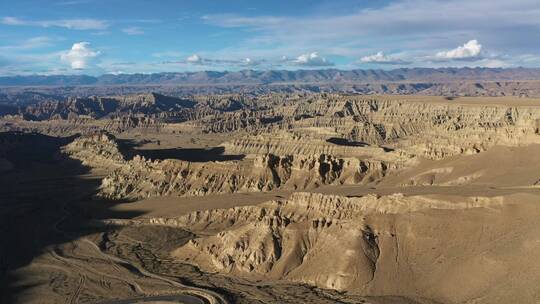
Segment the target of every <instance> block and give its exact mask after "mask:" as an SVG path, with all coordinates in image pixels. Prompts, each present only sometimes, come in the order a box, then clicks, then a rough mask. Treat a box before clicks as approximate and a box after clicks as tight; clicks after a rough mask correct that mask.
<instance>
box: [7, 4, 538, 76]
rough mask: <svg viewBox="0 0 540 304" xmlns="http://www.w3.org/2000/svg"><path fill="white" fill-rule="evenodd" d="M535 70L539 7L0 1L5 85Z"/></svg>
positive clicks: (495, 5)
mask: <svg viewBox="0 0 540 304" xmlns="http://www.w3.org/2000/svg"><path fill="white" fill-rule="evenodd" d="M447 66H452V67H462V66H471V67H475V66H482V67H516V66H525V67H539V66H540V1H538V0H514V1H507V0H505V1H502V0H451V1H443V0H364V1H362V0H358V1H351V0H344V1H339V0H333V1H307V0H287V1H279V0H274V1H253V0H252V1H234V0H230V1H222V0H207V1H205V0H198V1H190V0H186V1H180V0H177V1H173V0H160V1H134V0H131V1H126V0H48V1H46V0H18V1H7V0H3V1H0V75H26V74H91V75H98V74H104V73H153V72H176V71H198V70H240V69H309V68H339V69H356V68H364V69H367V68H382V69H391V68H400V67H447Z"/></svg>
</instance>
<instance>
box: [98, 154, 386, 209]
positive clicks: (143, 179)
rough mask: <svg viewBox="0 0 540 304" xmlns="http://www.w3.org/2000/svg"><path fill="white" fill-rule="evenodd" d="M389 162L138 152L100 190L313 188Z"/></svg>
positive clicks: (133, 194) (357, 178)
mask: <svg viewBox="0 0 540 304" xmlns="http://www.w3.org/2000/svg"><path fill="white" fill-rule="evenodd" d="M391 169H395V168H393V167H391V166H390V165H389V164H386V163H384V162H377V161H369V160H359V159H355V158H335V157H332V156H329V155H324V154H323V155H319V156H309V157H306V156H292V155H285V156H276V155H273V154H266V155H261V156H249V157H246V158H245V159H244V160H241V161H225V162H207V163H192V162H187V161H181V160H163V161H158V160H155V161H151V160H146V159H144V158H143V157H139V156H136V157H135V158H134V159H133V160H132V161H129V162H127V163H125V164H124V165H122V166H120V167H119V168H118V169H116V170H115V171H114V172H112V173H111V174H110V175H109V176H107V177H106V178H105V179H104V180H103V182H102V186H101V194H102V195H104V196H106V197H109V198H132V199H136V198H144V197H152V196H199V195H208V194H215V193H234V192H253V191H270V190H273V189H278V188H279V189H293V190H296V189H311V188H316V187H319V186H321V185H329V184H362V183H369V182H374V181H377V180H379V179H381V178H382V177H383V176H384V175H385V174H387V172H388V171H389V170H391Z"/></svg>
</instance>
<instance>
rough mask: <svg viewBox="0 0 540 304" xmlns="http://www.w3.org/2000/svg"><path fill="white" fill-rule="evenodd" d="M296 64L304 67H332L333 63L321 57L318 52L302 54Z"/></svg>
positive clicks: (294, 61)
mask: <svg viewBox="0 0 540 304" xmlns="http://www.w3.org/2000/svg"><path fill="white" fill-rule="evenodd" d="M293 63H294V64H297V65H303V66H313V67H316V66H331V65H334V64H333V63H332V62H330V61H328V60H326V58H324V57H321V56H319V54H318V53H317V52H313V53H308V54H302V55H300V56H298V57H296V59H295V60H293Z"/></svg>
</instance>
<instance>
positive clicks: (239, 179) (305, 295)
mask: <svg viewBox="0 0 540 304" xmlns="http://www.w3.org/2000/svg"><path fill="white" fill-rule="evenodd" d="M539 122H540V100H538V99H534V98H518V97H436V96H414V95H407V96H405V95H403V96H399V95H393V96H386V95H383V96H375V95H370V96H368V95H356V94H351V95H349V94H328V93H320V94H313V93H271V94H259V95H251V94H250V95H242V94H229V95H195V96H190V97H173V96H165V95H161V94H157V93H149V94H134V95H121V96H91V97H72V98H68V99H66V100H63V101H43V102H38V103H35V104H31V105H27V106H22V107H20V108H18V110H17V111H14V112H10V113H5V115H4V116H3V117H2V118H1V119H0V130H2V131H3V133H1V134H0V172H1V173H2V174H1V180H2V181H1V182H2V185H5V187H3V189H2V191H1V193H0V195H1V197H2V198H3V201H5V203H3V210H2V218H3V221H2V222H3V224H2V228H3V231H4V233H3V237H2V242H3V244H2V251H1V253H2V255H1V257H2V260H1V261H2V263H1V264H0V265H1V266H2V267H3V269H4V270H3V271H4V274H5V275H4V280H5V281H4V282H6V284H5V285H6V286H7V288H6V292H4V293H3V297H4V299H5V300H7V301H12V302H21V303H23V302H24V303H29V302H35V303H43V302H50V303H56V302H66V301H67V302H71V303H131V302H135V301H136V300H134V299H142V298H144V297H146V298H147V299H149V300H150V299H154V300H155V301H159V300H160V299H161V300H163V301H169V300H170V301H177V302H181V301H184V302H186V303H199V302H196V301H201V303H336V302H337V303H471V304H472V303H536V302H538V301H539V300H540V288H538V286H537V285H538V284H537V282H538V281H539V280H540V274H539V273H540V263H539V262H537V261H536V260H537V259H536V257H537V256H538V255H539V254H540V239H539V238H538V235H539V232H540V221H539V220H538V218H539V216H540V208H539V206H540V205H538V202H539V199H540V188H539V184H540V173H539V172H540V153H539V152H540V129H539V128H540V124H539ZM36 206H37V207H36ZM25 250H27V251H28V252H30V253H31V254H28V256H21V255H19V254H17V253H18V252H21V251H25ZM152 297H157V298H152ZM160 297H173V298H174V297H178V298H176V300H175V299H172V300H171V298H160ZM181 297H185V298H181ZM44 299H46V300H44ZM122 300H126V301H131V302H120V301H122ZM190 301H195V302H190Z"/></svg>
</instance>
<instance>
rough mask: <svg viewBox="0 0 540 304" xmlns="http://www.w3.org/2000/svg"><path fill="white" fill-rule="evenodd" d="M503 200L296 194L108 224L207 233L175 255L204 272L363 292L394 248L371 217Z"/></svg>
mask: <svg viewBox="0 0 540 304" xmlns="http://www.w3.org/2000/svg"><path fill="white" fill-rule="evenodd" d="M501 204H502V199H500V198H470V199H466V200H464V201H462V202H460V203H455V202H449V201H444V200H436V199H429V198H425V197H405V196H403V195H400V194H395V195H390V196H382V197H377V196H375V195H367V196H364V197H356V198H346V197H342V196H335V195H322V194H314V193H294V194H292V195H291V197H290V198H289V199H284V200H278V201H270V202H266V203H263V204H259V205H256V206H247V207H236V208H231V209H216V210H209V211H200V212H193V213H189V214H187V215H185V216H181V217H177V218H150V219H143V220H128V221H121V220H120V221H112V222H110V224H115V225H126V224H127V225H164V226H171V227H178V228H183V229H188V230H190V231H193V232H194V233H197V232H198V231H205V236H200V237H198V238H195V239H192V240H191V241H190V242H188V243H187V244H186V245H184V246H182V247H179V248H178V249H176V250H174V251H173V252H172V255H173V256H174V257H176V258H177V259H181V260H183V261H188V262H190V263H196V264H197V265H198V266H199V267H202V268H203V269H205V270H207V271H212V272H215V271H217V272H221V273H227V274H236V275H242V276H248V277H260V276H264V277H268V278H274V279H288V280H292V281H296V282H303V283H308V284H312V285H316V286H319V287H323V288H332V289H339V290H354V291H355V292H358V293H361V292H362V291H363V290H364V291H365V290H366V288H367V287H368V286H369V285H370V283H371V282H372V281H373V280H374V277H375V275H376V272H377V267H378V266H380V265H379V264H378V263H379V259H380V258H381V256H383V255H384V256H385V258H387V255H388V253H392V251H393V250H394V248H392V247H386V246H392V244H391V243H388V242H382V239H386V240H385V241H388V239H392V238H396V237H397V236H395V235H393V232H390V231H388V230H386V229H388V227H386V228H383V227H384V224H382V225H383V226H377V225H373V224H372V223H371V220H370V219H369V218H368V216H370V215H376V214H386V215H392V214H406V213H411V212H417V211H421V210H429V209H446V210H458V209H466V208H478V207H491V208H493V207H497V206H500V205H501ZM383 223H384V222H383ZM385 230H386V231H385ZM212 231H214V233H210V235H209V232H212ZM403 233H406V232H403ZM383 251H384V252H383Z"/></svg>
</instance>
